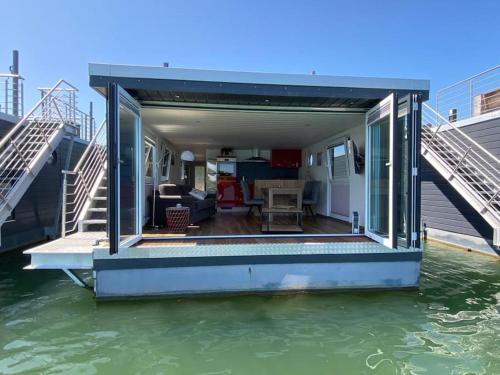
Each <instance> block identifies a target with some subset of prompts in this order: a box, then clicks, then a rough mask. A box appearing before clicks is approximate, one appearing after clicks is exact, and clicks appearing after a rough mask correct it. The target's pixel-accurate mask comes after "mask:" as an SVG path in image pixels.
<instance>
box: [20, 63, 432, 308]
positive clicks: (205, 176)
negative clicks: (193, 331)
mask: <svg viewBox="0 0 500 375" xmlns="http://www.w3.org/2000/svg"><path fill="white" fill-rule="evenodd" d="M89 81H90V86H91V87H92V88H94V89H95V90H97V91H98V92H99V93H101V94H102V96H103V97H104V98H105V100H106V104H107V119H106V121H105V122H103V123H102V124H101V126H100V127H99V128H98V129H97V131H96V134H95V137H94V139H93V140H92V141H91V142H90V144H89V146H88V148H87V150H86V151H85V153H84V155H83V156H82V159H81V160H80V161H79V162H78V165H77V168H76V169H78V171H73V172H71V171H69V173H68V174H67V175H66V176H67V179H66V181H65V185H64V192H65V195H64V198H63V201H64V203H63V213H62V220H61V221H62V224H63V228H62V238H61V239H58V240H56V241H52V242H50V243H47V244H44V245H42V246H39V247H36V248H33V249H30V250H28V251H27V253H28V254H30V255H31V265H29V266H28V267H27V268H28V269H61V270H64V271H65V272H66V273H67V274H68V275H69V276H70V277H71V278H72V279H73V280H74V281H75V282H76V283H77V284H79V285H81V286H85V285H87V284H89V283H88V282H87V281H86V280H83V279H82V278H81V277H80V276H79V272H78V270H85V269H87V270H92V271H93V272H92V275H93V283H92V287H93V290H94V292H95V295H96V297H97V298H98V299H112V298H129V297H152V296H153V297H154V296H181V295H205V294H222V293H230V294H233V293H281V292H297V291H331V290H345V289H394V288H416V287H418V285H419V273H420V264H421V259H422V250H421V242H420V222H421V218H420V210H421V208H420V178H421V167H420V142H421V115H422V108H423V103H422V102H423V101H425V100H427V99H428V95H429V81H427V80H420V79H394V78H367V77H343V76H321V75H296V74H270V73H251V72H232V71H211V70H195V69H179V68H170V67H150V66H129V65H109V64H94V63H92V64H90V65H89Z"/></svg>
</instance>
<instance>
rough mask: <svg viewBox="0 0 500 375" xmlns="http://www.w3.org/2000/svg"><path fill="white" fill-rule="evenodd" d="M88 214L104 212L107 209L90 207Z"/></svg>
mask: <svg viewBox="0 0 500 375" xmlns="http://www.w3.org/2000/svg"><path fill="white" fill-rule="evenodd" d="M89 211H90V212H106V211H107V208H106V207H92V208H89Z"/></svg>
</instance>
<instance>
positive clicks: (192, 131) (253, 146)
mask: <svg viewBox="0 0 500 375" xmlns="http://www.w3.org/2000/svg"><path fill="white" fill-rule="evenodd" d="M141 122H142V127H143V129H144V134H145V138H144V139H145V158H146V162H145V165H146V168H145V184H146V189H145V211H144V214H145V220H144V222H145V223H148V227H147V228H145V230H144V232H145V233H150V234H154V233H156V234H158V233H160V234H164V235H168V234H178V235H187V236H225V235H257V234H266V233H267V234H278V233H287V234H294V233H297V234H348V233H349V234H350V233H353V231H354V233H360V227H361V230H362V227H363V225H364V204H365V203H364V190H365V182H364V149H365V112H364V111H356V110H355V111H340V112H339V111H329V110H322V111H318V110H316V111H313V110H307V109H298V108H295V109H293V110H286V111H284V110H282V109H276V110H269V109H267V110H258V109H251V108H250V109H242V108H236V109H229V108H228V107H227V106H225V107H224V108H217V107H215V108H214V107H212V108H179V107H177V108H165V107H164V108H158V107H147V106H143V107H142V109H141ZM155 149H158V150H160V151H156V150H155ZM154 165H156V166H158V167H157V170H156V171H154V168H152V166H154ZM154 173H156V174H157V176H154ZM154 186H156V190H154V188H153V187H154ZM178 205H180V206H182V207H187V208H189V210H185V211H186V215H187V214H189V218H188V219H185V220H184V221H182V220H181V218H180V217H178V216H176V215H181V217H182V214H181V213H180V212H179V210H176V209H175V208H176V207H177V206H178ZM170 211H171V212H170ZM187 211H189V212H187ZM353 218H355V225H354V227H353V225H352V222H353ZM186 220H187V221H186Z"/></svg>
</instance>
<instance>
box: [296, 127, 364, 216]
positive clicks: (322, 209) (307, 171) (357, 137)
mask: <svg viewBox="0 0 500 375" xmlns="http://www.w3.org/2000/svg"><path fill="white" fill-rule="evenodd" d="M346 137H348V138H350V139H352V140H353V141H354V143H356V146H357V147H358V151H359V152H360V153H361V154H364V152H365V124H364V122H363V123H360V124H354V126H353V127H352V128H350V129H349V130H347V131H343V132H341V133H337V134H335V135H332V136H331V137H329V138H327V139H325V140H323V141H321V142H318V143H315V144H313V145H310V146H308V147H305V148H303V149H302V167H301V168H300V170H299V178H303V179H306V180H315V181H321V192H320V199H319V204H318V207H317V208H316V209H317V212H318V213H319V214H321V215H328V214H329V209H328V194H329V193H328V164H327V153H326V149H327V148H328V146H330V145H332V144H333V143H335V142H336V141H338V140H343V139H345V138H346ZM318 152H321V153H322V163H321V166H320V167H318V166H317V163H316V155H317V153H318ZM309 153H313V155H314V165H313V166H312V167H309V166H308V160H307V158H308V156H309ZM349 169H350V171H349V186H350V194H349V195H350V196H349V211H350V212H351V214H352V212H353V211H358V212H359V219H360V225H364V222H365V174H364V170H363V173H362V174H355V173H354V170H353V166H351V165H349Z"/></svg>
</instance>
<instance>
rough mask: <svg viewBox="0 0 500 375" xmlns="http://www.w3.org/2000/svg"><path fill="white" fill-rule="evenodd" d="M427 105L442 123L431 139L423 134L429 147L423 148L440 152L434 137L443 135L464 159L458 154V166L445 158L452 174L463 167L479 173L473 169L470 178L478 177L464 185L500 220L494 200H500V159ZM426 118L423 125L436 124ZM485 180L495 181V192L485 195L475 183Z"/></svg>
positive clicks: (493, 185)
mask: <svg viewBox="0 0 500 375" xmlns="http://www.w3.org/2000/svg"><path fill="white" fill-rule="evenodd" d="M423 106H424V107H423V109H425V110H428V111H429V112H430V116H429V117H431V118H434V117H435V118H436V123H438V124H437V126H435V127H436V129H435V130H431V132H433V134H432V137H431V139H430V140H426V139H425V137H422V146H423V147H424V148H425V149H426V150H424V151H423V153H424V154H425V152H426V151H429V150H431V151H435V152H437V149H438V148H439V144H436V145H435V146H432V144H433V142H434V140H435V139H436V138H437V137H438V136H439V140H440V141H441V142H443V143H444V144H446V145H447V146H448V147H450V148H451V149H452V150H453V151H454V152H456V153H457V154H458V155H460V156H459V158H460V159H458V158H457V160H458V163H457V164H456V165H455V166H453V165H451V164H449V163H447V162H445V164H446V166H447V168H448V169H449V170H450V173H451V176H454V177H457V174H456V172H457V171H458V169H459V167H461V168H466V169H468V170H469V171H475V172H477V173H478V175H474V174H473V173H471V174H470V176H469V178H470V179H471V180H474V182H468V181H465V180H463V181H464V182H465V186H464V187H465V188H466V189H467V190H468V191H469V192H471V193H473V194H475V195H476V196H477V199H478V200H479V201H480V202H482V203H481V204H482V206H483V210H488V211H489V212H491V214H492V215H493V216H494V217H496V218H497V220H500V212H499V210H498V207H497V208H494V207H492V204H493V203H494V202H496V201H497V197H499V196H500V175H499V173H500V172H499V171H500V160H499V159H498V158H497V157H495V156H494V155H493V154H492V153H491V152H489V151H488V150H486V149H485V148H484V147H483V146H481V145H480V144H479V143H478V142H476V141H475V140H474V139H472V138H471V137H470V136H468V135H467V134H466V133H465V132H463V131H462V130H460V129H459V128H458V127H456V126H453V124H452V123H450V122H449V121H448V120H446V119H445V118H443V117H442V116H441V115H439V113H437V112H436V111H435V110H434V109H433V108H432V107H430V106H429V105H427V104H426V103H423ZM422 115H423V117H425V111H423V114H422ZM425 121H426V120H424V118H423V119H422V126H423V127H433V126H432V123H431V122H429V123H428V124H426V123H425ZM443 125H445V126H446V127H447V128H446V129H444V130H442V131H440V129H441V128H442V126H443ZM454 131H455V132H456V133H458V134H459V135H460V136H461V137H463V139H465V140H466V141H467V142H469V143H470V144H467V143H465V142H464V141H463V139H460V138H459V137H458V136H457V134H455V133H454ZM473 147H475V148H477V150H478V151H479V152H478V151H476V150H475V149H474V148H473ZM480 153H483V155H484V156H485V157H486V158H489V159H490V160H489V161H488V160H486V159H485V157H483V155H481V154H480ZM464 161H467V163H468V164H470V166H471V167H472V168H471V167H468V166H464V165H463V164H462V163H463V162H464ZM460 164H462V166H460ZM485 182H488V183H489V184H490V185H491V196H490V197H487V198H485V197H484V196H483V195H482V194H481V193H480V192H479V191H478V190H477V189H476V187H475V186H474V185H477V184H484V183H485ZM483 191H484V190H483ZM497 204H498V203H497Z"/></svg>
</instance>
